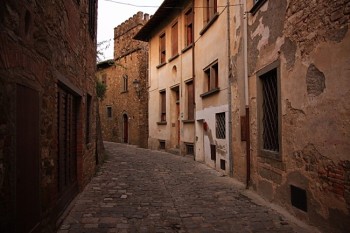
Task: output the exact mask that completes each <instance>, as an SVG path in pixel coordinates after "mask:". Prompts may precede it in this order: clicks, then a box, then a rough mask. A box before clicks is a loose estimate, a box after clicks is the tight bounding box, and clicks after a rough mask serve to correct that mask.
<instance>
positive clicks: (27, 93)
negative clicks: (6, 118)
mask: <svg viewBox="0 0 350 233" xmlns="http://www.w3.org/2000/svg"><path fill="white" fill-rule="evenodd" d="M39 130H40V125H39V94H38V92H37V91H35V90H33V89H30V88H28V87H25V86H22V85H17V90H16V194H15V195H16V199H15V200H16V225H15V228H16V232H18V233H19V232H20V233H27V232H36V230H38V226H39V222H40V198H39V191H40V185H39V184H40V178H39V171H40V168H39V153H40V152H39Z"/></svg>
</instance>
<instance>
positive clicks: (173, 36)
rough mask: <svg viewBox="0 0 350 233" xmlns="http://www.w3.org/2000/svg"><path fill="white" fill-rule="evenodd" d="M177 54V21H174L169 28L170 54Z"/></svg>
mask: <svg viewBox="0 0 350 233" xmlns="http://www.w3.org/2000/svg"><path fill="white" fill-rule="evenodd" d="M177 54H178V23H177V22H176V23H175V24H174V25H173V26H172V28H171V55H172V56H175V55H177Z"/></svg>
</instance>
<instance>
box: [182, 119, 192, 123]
mask: <svg viewBox="0 0 350 233" xmlns="http://www.w3.org/2000/svg"><path fill="white" fill-rule="evenodd" d="M182 123H184V124H190V123H194V120H182Z"/></svg>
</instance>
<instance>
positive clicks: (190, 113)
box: [186, 81, 194, 120]
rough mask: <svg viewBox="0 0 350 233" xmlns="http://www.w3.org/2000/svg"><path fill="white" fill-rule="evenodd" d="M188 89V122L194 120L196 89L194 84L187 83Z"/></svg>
mask: <svg viewBox="0 0 350 233" xmlns="http://www.w3.org/2000/svg"><path fill="white" fill-rule="evenodd" d="M186 87H187V120H194V88H193V82H192V81H191V82H188V83H186Z"/></svg>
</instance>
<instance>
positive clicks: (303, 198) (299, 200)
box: [290, 185, 307, 212]
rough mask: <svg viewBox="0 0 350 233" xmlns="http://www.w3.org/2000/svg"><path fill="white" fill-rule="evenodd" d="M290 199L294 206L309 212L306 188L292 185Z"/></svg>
mask: <svg viewBox="0 0 350 233" xmlns="http://www.w3.org/2000/svg"><path fill="white" fill-rule="evenodd" d="M290 199H291V203H292V206H294V207H296V208H298V209H300V210H302V211H305V212H307V194H306V190H305V189H301V188H299V187H296V186H294V185H291V186H290Z"/></svg>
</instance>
